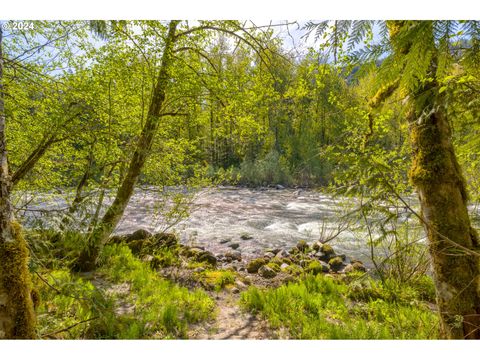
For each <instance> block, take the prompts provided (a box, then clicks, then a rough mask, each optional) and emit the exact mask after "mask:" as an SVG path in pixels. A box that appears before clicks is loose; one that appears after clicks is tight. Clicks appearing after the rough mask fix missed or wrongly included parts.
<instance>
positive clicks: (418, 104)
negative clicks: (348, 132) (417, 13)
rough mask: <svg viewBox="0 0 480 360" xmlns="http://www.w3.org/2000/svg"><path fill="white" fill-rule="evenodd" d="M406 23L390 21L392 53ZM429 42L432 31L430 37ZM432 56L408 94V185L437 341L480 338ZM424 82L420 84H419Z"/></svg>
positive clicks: (476, 284)
mask: <svg viewBox="0 0 480 360" xmlns="http://www.w3.org/2000/svg"><path fill="white" fill-rule="evenodd" d="M410 25H411V24H409V22H405V21H392V22H389V28H390V38H391V41H392V43H393V48H394V51H395V52H396V53H397V54H401V55H403V56H408V55H409V51H410V45H411V44H408V43H406V42H405V41H403V42H401V43H400V44H396V43H395V40H396V39H395V37H396V35H397V34H398V33H399V32H401V31H402V30H404V28H406V27H407V26H410ZM431 36H432V37H431V39H429V40H427V41H432V43H433V32H432V34H431ZM437 65H438V64H437V59H436V56H432V60H431V63H430V71H429V72H430V73H429V74H428V77H429V78H430V80H427V79H425V81H423V82H421V83H420V85H418V86H417V88H416V89H413V90H411V91H410V93H409V94H408V95H409V104H408V115H407V117H408V120H409V125H410V140H411V145H412V151H413V164H412V167H411V170H410V173H409V177H410V180H411V182H412V184H413V185H414V186H415V189H416V190H417V192H418V197H419V200H420V206H421V218H422V222H423V225H424V228H425V231H426V233H427V237H428V245H429V251H430V255H431V259H432V263H433V273H434V280H435V286H436V293H437V304H438V309H439V313H440V319H441V333H442V337H444V338H448V339H480V262H479V259H480V252H479V248H478V238H477V235H476V232H475V230H474V229H473V228H472V226H471V223H470V218H469V215H468V209H467V191H466V188H465V181H464V178H463V175H462V171H461V168H460V166H459V164H458V161H457V158H456V155H455V149H454V147H453V144H452V141H451V127H450V123H449V121H448V119H447V111H446V106H447V104H446V100H445V97H444V95H443V94H441V93H439V85H438V83H437V82H436V80H435V71H436V69H437ZM422 80H423V79H422Z"/></svg>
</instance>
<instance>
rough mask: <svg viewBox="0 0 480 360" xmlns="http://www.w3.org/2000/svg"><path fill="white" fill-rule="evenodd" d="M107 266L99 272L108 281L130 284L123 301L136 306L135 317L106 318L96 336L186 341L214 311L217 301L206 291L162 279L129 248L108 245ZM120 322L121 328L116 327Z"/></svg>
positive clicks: (105, 262)
mask: <svg viewBox="0 0 480 360" xmlns="http://www.w3.org/2000/svg"><path fill="white" fill-rule="evenodd" d="M103 257H104V261H103V263H104V265H103V266H102V268H101V269H100V270H99V271H100V273H101V274H103V275H104V276H105V277H106V278H107V279H108V280H110V281H113V282H115V283H128V284H129V285H130V287H131V291H129V292H128V294H124V295H123V298H122V299H121V301H122V302H126V303H129V304H132V305H133V306H134V309H135V310H134V316H133V314H128V315H125V316H121V317H120V322H118V318H119V316H117V315H115V314H113V315H112V316H113V319H105V320H106V321H105V322H104V324H103V325H104V326H103V327H101V326H100V327H98V328H97V329H96V331H95V337H97V338H98V337H104V338H120V339H138V338H186V337H187V331H188V325H189V324H192V323H197V322H200V321H203V320H206V319H208V318H209V317H210V315H211V313H212V310H213V308H214V302H213V300H212V299H211V298H210V297H209V296H208V295H207V294H206V293H205V292H204V291H202V290H195V291H189V290H188V289H187V288H184V287H180V286H178V285H175V284H173V283H171V282H170V281H167V280H165V279H163V278H161V277H160V276H159V275H158V274H157V273H156V272H155V271H154V270H152V269H151V267H150V266H149V265H148V264H146V263H143V262H142V261H140V260H138V259H137V258H136V257H135V256H133V255H132V253H131V251H130V249H128V247H126V246H125V245H112V246H107V247H106V248H105V249H104V252H103ZM116 321H117V325H119V326H112V324H114V325H115V322H116Z"/></svg>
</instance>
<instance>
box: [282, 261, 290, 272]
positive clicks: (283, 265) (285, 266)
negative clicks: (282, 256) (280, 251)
mask: <svg viewBox="0 0 480 360" xmlns="http://www.w3.org/2000/svg"><path fill="white" fill-rule="evenodd" d="M288 266H289V265H288V264H285V263H283V264H282V265H280V270H282V271H283V270H285V269H286V268H288Z"/></svg>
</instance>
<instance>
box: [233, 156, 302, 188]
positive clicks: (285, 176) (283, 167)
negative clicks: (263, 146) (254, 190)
mask: <svg viewBox="0 0 480 360" xmlns="http://www.w3.org/2000/svg"><path fill="white" fill-rule="evenodd" d="M239 183H240V184H244V185H253V186H266V185H274V184H283V185H290V184H292V183H293V179H292V175H291V174H290V171H289V169H288V166H287V163H286V161H285V159H284V158H283V157H282V156H281V155H280V154H279V153H278V152H277V151H276V150H272V151H270V152H269V153H268V154H267V155H266V156H265V157H264V158H263V159H257V160H256V161H250V160H245V161H244V162H243V163H242V164H241V166H240V179H239Z"/></svg>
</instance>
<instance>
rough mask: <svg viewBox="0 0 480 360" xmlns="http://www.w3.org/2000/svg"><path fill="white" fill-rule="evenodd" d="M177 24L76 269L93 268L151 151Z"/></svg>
mask: <svg viewBox="0 0 480 360" xmlns="http://www.w3.org/2000/svg"><path fill="white" fill-rule="evenodd" d="M178 23H179V21H177V20H172V21H171V22H170V24H169V28H168V34H167V38H166V40H165V47H164V50H163V55H162V63H161V67H160V72H159V75H158V78H157V84H156V86H155V89H154V91H153V95H152V100H151V102H150V108H149V110H148V115H147V119H146V122H145V125H144V127H143V129H142V133H141V135H140V138H139V140H138V143H137V146H136V148H135V152H134V154H133V156H132V158H131V160H130V165H129V168H128V170H127V174H126V175H125V177H124V179H123V181H122V184H121V185H120V187H119V189H118V190H117V194H116V196H115V200H114V201H113V203H112V205H111V206H110V207H109V208H108V210H107V212H106V213H105V215H104V216H103V218H102V220H101V221H100V223H99V224H98V225H97V226H96V228H95V229H94V231H93V233H92V235H91V237H90V239H89V241H88V244H87V247H86V248H85V250H84V251H83V252H82V253H81V254H80V257H79V259H78V261H77V264H76V268H77V270H80V271H90V270H92V269H94V268H95V267H96V263H97V259H98V256H99V254H100V251H101V249H102V247H103V246H104V245H105V243H106V242H107V240H108V238H109V236H110V235H111V233H112V232H113V230H115V227H116V226H117V224H118V222H119V221H120V219H121V218H122V215H123V213H124V211H125V208H126V206H127V204H128V202H129V200H130V197H131V196H132V193H133V189H134V187H135V185H136V183H137V180H138V177H139V175H140V172H141V170H142V168H143V166H144V164H145V161H146V160H147V157H148V155H149V154H150V149H151V146H152V143H153V139H154V135H155V133H156V131H157V129H158V125H159V121H160V112H161V109H162V105H163V103H164V100H165V90H166V88H167V86H168V83H169V80H170V68H171V64H172V62H173V56H172V55H173V46H174V42H175V33H176V28H177V25H178Z"/></svg>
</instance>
